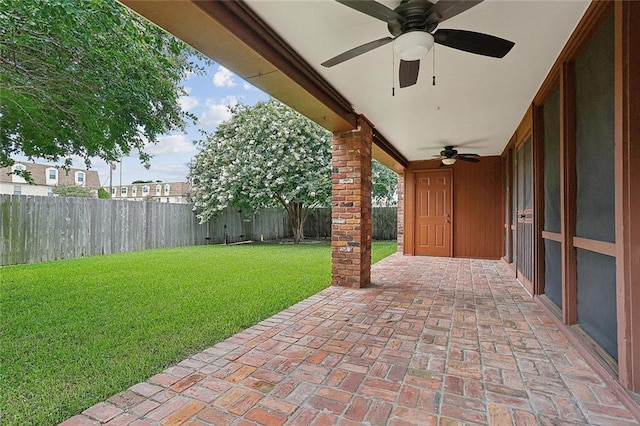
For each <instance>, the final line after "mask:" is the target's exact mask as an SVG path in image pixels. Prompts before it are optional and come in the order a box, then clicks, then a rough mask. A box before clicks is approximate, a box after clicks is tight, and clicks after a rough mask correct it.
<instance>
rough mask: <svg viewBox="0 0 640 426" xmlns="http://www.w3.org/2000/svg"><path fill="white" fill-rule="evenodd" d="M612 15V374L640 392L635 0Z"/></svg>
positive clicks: (639, 40) (638, 35)
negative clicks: (615, 319)
mask: <svg viewBox="0 0 640 426" xmlns="http://www.w3.org/2000/svg"><path fill="white" fill-rule="evenodd" d="M614 13H615V200H616V284H617V288H616V294H617V312H618V373H619V379H620V382H621V383H622V384H623V385H624V386H625V387H626V388H627V389H629V390H632V391H634V392H640V285H638V284H639V283H640V260H639V259H640V215H638V212H639V211H640V190H638V188H640V167H639V163H640V120H639V119H638V117H639V116H640V55H638V52H640V2H636V1H625V2H616V3H615V9H614Z"/></svg>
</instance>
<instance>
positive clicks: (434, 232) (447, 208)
mask: <svg viewBox="0 0 640 426" xmlns="http://www.w3.org/2000/svg"><path fill="white" fill-rule="evenodd" d="M415 183H416V186H415V188H416V198H415V200H416V223H415V254H416V255H418V256H449V257H450V256H451V255H452V253H453V251H452V246H451V241H452V239H451V231H452V226H451V221H452V210H453V198H452V196H451V195H452V194H451V170H430V171H424V172H416V175H415Z"/></svg>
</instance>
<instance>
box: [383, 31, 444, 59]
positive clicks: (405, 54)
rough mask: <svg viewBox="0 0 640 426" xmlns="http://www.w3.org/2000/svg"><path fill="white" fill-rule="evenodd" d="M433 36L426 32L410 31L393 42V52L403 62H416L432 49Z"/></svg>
mask: <svg viewBox="0 0 640 426" xmlns="http://www.w3.org/2000/svg"><path fill="white" fill-rule="evenodd" d="M433 43H434V39H433V36H432V35H431V34H429V33H427V32H422V31H411V32H408V33H404V34H402V35H400V36H399V37H396V38H395V39H394V40H393V51H394V52H395V53H396V55H398V56H399V57H400V59H402V60H403V61H418V60H420V59H422V57H423V56H424V55H426V54H427V52H429V50H431V48H432V47H433Z"/></svg>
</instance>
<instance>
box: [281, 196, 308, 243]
mask: <svg viewBox="0 0 640 426" xmlns="http://www.w3.org/2000/svg"><path fill="white" fill-rule="evenodd" d="M285 209H286V210H287V215H288V216H289V222H291V229H293V244H300V242H302V240H304V221H305V219H306V218H307V209H306V208H305V207H304V206H303V205H302V203H296V202H290V203H289V204H285Z"/></svg>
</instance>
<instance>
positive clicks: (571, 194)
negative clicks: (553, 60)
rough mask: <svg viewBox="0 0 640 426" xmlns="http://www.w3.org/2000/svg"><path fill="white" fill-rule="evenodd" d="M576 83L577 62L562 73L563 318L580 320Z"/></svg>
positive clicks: (572, 322)
mask: <svg viewBox="0 0 640 426" xmlns="http://www.w3.org/2000/svg"><path fill="white" fill-rule="evenodd" d="M575 159H576V82H575V66H574V63H573V62H566V63H564V64H563V67H562V73H561V74H560V217H561V218H562V223H561V226H560V229H561V231H560V233H561V234H562V242H561V245H562V250H561V252H562V319H563V321H564V323H565V324H567V325H571V324H575V323H577V322H578V294H577V290H578V288H577V284H578V283H577V261H576V249H575V247H574V246H573V237H574V236H575V234H576V210H577V209H576V190H577V189H576V161H575Z"/></svg>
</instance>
